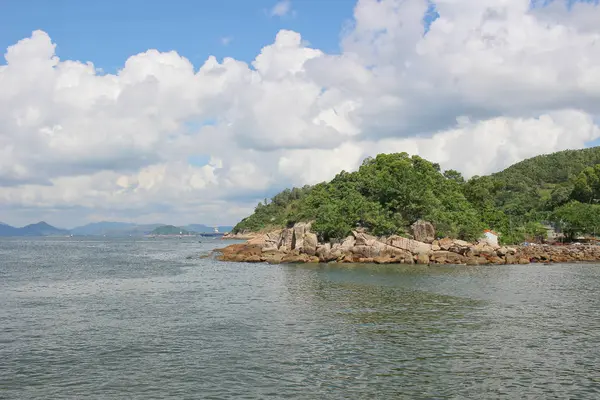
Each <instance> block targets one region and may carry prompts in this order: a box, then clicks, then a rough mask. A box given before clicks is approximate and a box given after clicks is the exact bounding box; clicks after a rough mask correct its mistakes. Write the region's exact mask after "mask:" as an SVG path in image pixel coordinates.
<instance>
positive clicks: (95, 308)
mask: <svg viewBox="0 0 600 400" xmlns="http://www.w3.org/2000/svg"><path fill="white" fill-rule="evenodd" d="M223 244H224V243H223V242H222V241H219V240H211V239H201V240H200V241H198V240H197V239H195V240H192V239H126V240H107V239H85V238H44V239H4V240H0V398H2V399H84V398H85V399H234V398H235V399H265V398H273V399H344V398H346V399H398V398H406V399H463V398H473V399H495V398H507V399H553V398H556V399H569V398H570V399H598V398H600V266H599V265H593V264H579V265H551V266H544V265H528V266H485V267H483V266H482V267H457V266H449V267H440V266H432V267H424V266H375V265H266V264H238V263H223V262H217V261H215V260H213V259H210V258H207V259H201V258H199V255H201V254H205V253H207V252H208V251H210V250H211V249H213V248H215V247H217V246H222V245H223Z"/></svg>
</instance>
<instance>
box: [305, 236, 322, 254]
mask: <svg viewBox="0 0 600 400" xmlns="http://www.w3.org/2000/svg"><path fill="white" fill-rule="evenodd" d="M318 243H319V241H318V240H317V235H316V234H314V233H312V232H308V233H306V234H305V235H304V244H303V246H302V249H301V251H302V252H304V253H306V254H308V255H309V256H314V255H315V254H316V253H317V245H318Z"/></svg>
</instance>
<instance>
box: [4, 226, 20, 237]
mask: <svg viewBox="0 0 600 400" xmlns="http://www.w3.org/2000/svg"><path fill="white" fill-rule="evenodd" d="M18 231H19V229H18V228H15V227H12V226H10V225H8V224H5V223H0V236H20V235H18Z"/></svg>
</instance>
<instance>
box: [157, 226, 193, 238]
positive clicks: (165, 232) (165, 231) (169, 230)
mask: <svg viewBox="0 0 600 400" xmlns="http://www.w3.org/2000/svg"><path fill="white" fill-rule="evenodd" d="M149 236H196V233H195V232H190V231H187V230H185V229H183V228H180V227H177V226H174V225H163V226H159V227H157V228H155V229H154V230H153V231H152V232H150V234H149Z"/></svg>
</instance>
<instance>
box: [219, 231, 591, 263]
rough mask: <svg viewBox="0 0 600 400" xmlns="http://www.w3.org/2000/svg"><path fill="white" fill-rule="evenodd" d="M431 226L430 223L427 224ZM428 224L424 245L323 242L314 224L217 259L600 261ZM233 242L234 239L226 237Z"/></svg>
mask: <svg viewBox="0 0 600 400" xmlns="http://www.w3.org/2000/svg"><path fill="white" fill-rule="evenodd" d="M429 225H430V224H429ZM429 225H427V223H424V224H420V225H419V226H418V227H417V228H414V230H413V235H414V236H415V238H419V239H421V240H415V239H409V238H404V237H400V236H389V237H382V238H378V237H375V236H371V235H369V234H367V233H365V232H361V231H358V230H357V231H354V232H352V235H350V236H348V237H347V238H346V239H344V240H342V241H339V242H335V243H319V242H318V240H317V235H316V234H315V233H313V232H311V231H310V223H297V224H295V225H294V226H293V227H292V228H287V229H280V230H276V231H272V232H269V233H265V234H243V235H238V236H237V237H234V238H235V239H246V240H247V242H246V243H240V244H232V245H230V246H227V247H225V248H223V249H219V250H216V252H217V259H218V260H221V261H236V262H267V263H272V264H279V263H329V262H338V263H375V264H423V265H429V264H463V265H488V264H529V263H536V262H539V263H566V262H582V261H600V246H589V245H569V246H551V245H530V246H515V247H511V246H498V245H495V244H490V243H489V242H486V241H480V242H478V243H469V242H465V241H462V240H453V239H449V238H445V239H440V240H434V239H433V238H434V235H432V232H433V227H430V226H429ZM228 238H229V239H231V238H232V237H231V236H230V237H228Z"/></svg>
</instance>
